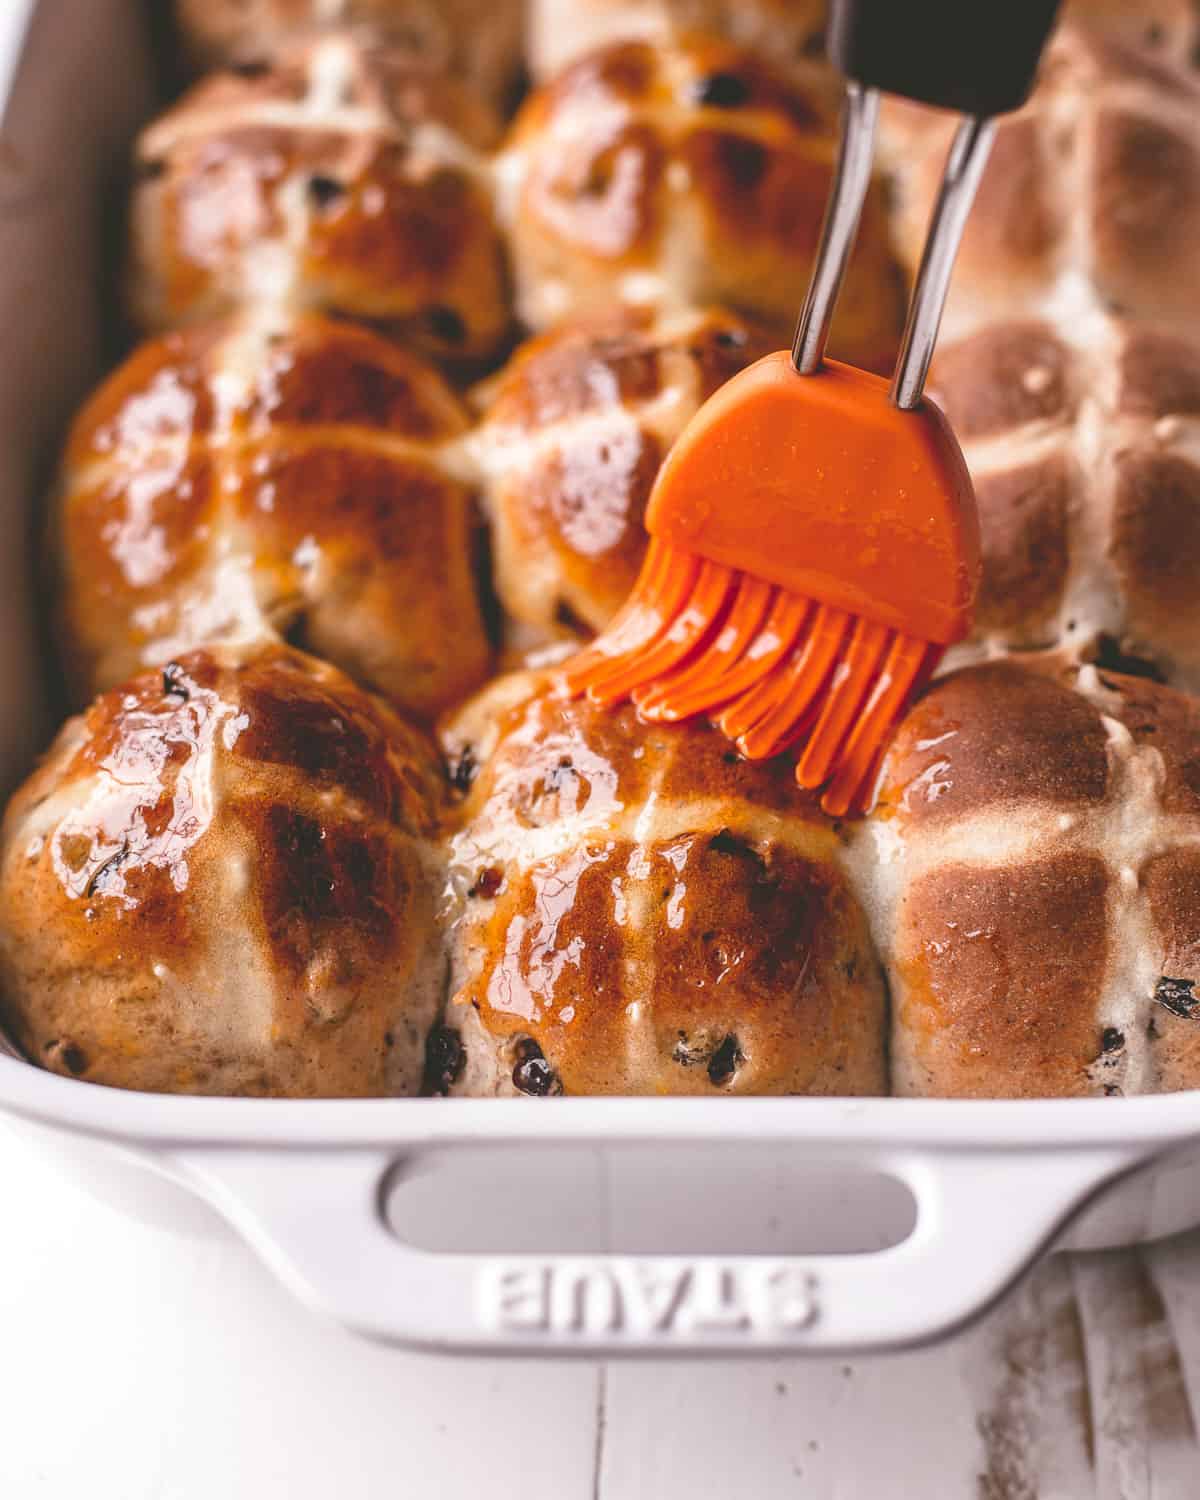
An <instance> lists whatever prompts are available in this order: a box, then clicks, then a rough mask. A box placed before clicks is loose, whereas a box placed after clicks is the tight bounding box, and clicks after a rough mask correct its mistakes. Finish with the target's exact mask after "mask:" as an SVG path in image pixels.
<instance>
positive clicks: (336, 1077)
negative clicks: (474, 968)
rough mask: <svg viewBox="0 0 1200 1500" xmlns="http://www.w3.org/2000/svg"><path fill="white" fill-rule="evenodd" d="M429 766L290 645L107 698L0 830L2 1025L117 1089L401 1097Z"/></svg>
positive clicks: (187, 662) (415, 735) (419, 958)
mask: <svg viewBox="0 0 1200 1500" xmlns="http://www.w3.org/2000/svg"><path fill="white" fill-rule="evenodd" d="M443 785H444V783H443V779H442V774H441V770H440V767H439V766H438V763H437V759H436V754H435V752H434V750H433V747H432V746H431V745H430V744H429V743H428V742H427V741H426V740H425V738H424V736H423V735H422V734H420V733H419V732H418V731H417V730H415V729H413V728H411V727H409V726H408V725H407V724H405V723H404V722H403V721H402V720H401V719H399V718H398V717H397V716H396V715H395V714H394V713H392V712H391V710H390V709H388V708H387V707H385V706H384V705H383V704H382V703H381V702H379V701H378V700H376V699H372V698H370V697H368V696H367V695H366V694H365V693H363V692H362V691H360V690H359V689H358V688H356V687H355V686H354V685H353V684H352V683H351V682H349V681H348V679H347V678H345V677H343V676H342V674H341V673H340V672H338V671H336V670H335V669H334V668H333V667H329V666H325V665H323V664H321V663H318V662H316V661H314V660H313V659H312V658H311V657H306V656H302V655H300V654H299V653H297V652H294V651H290V650H288V649H287V648H285V647H280V646H270V645H267V646H254V647H250V648H244V649H240V650H236V651H235V650H231V649H227V648H214V649H207V650H203V651H196V652H192V653H190V654H189V655H185V656H181V657H180V658H179V660H178V661H176V662H173V663H171V664H170V665H168V666H167V667H166V668H165V669H163V670H156V671H153V672H147V673H145V674H144V675H142V676H140V677H136V678H134V679H132V680H131V681H130V682H128V683H126V684H124V685H123V686H122V687H120V688H117V689H115V690H114V691H112V692H110V693H106V694H105V695H103V696H102V697H100V698H98V699H97V700H96V701H95V702H94V703H93V704H92V705H91V707H90V708H89V709H88V710H87V712H86V713H85V714H83V715H81V716H80V717H78V718H74V719H71V720H69V721H68V722H67V724H66V725H65V726H64V727H63V729H62V731H61V732H60V734H59V736H58V738H57V739H56V741H55V742H54V744H53V746H52V747H51V749H50V750H49V752H48V753H47V755H46V758H45V760H44V761H43V763H42V764H41V766H40V767H39V768H38V769H37V770H36V771H35V772H34V773H33V775H32V776H31V777H30V779H29V780H28V781H27V782H26V784H25V785H24V787H22V788H21V790H20V791H19V792H18V793H17V794H16V796H15V797H14V798H13V800H12V802H11V803H10V804H9V808H8V813H7V816H6V818H5V821H4V825H3V831H2V833H0V996H2V999H0V1012H2V1015H3V1021H4V1024H5V1026H6V1028H7V1029H8V1031H9V1033H10V1034H11V1035H12V1036H13V1037H14V1039H15V1040H16V1041H17V1042H18V1044H19V1045H20V1046H21V1047H22V1048H23V1049H24V1051H25V1052H26V1053H27V1055H28V1056H29V1057H31V1058H32V1059H34V1060H35V1061H37V1062H39V1063H41V1064H42V1065H43V1066H45V1067H48V1068H51V1069H53V1070H54V1071H55V1072H59V1073H64V1074H67V1075H68V1076H73V1077H82V1078H87V1079H90V1080H92V1081H93V1082H97V1083H107V1084H113V1085H116V1086H117V1087H120V1088H136V1089H154V1090H158V1091H162V1092H167V1093H196V1094H290V1095H296V1096H317V1095H368V1094H411V1093H415V1092H416V1090H417V1088H418V1087H419V1085H420V1081H421V1070H422V1066H423V1055H424V1041H425V1034H426V1031H427V1030H428V1027H429V1024H430V1022H431V1021H432V1020H433V1017H434V1014H435V1011H436V1008H437V1006H438V1003H439V1001H440V998H441V989H440V986H441V980H442V976H443V972H444V970H443V960H442V957H441V954H440V951H439V948H438V943H437V937H436V924H435V921H434V908H435V892H436V886H437V880H436V878H435V869H436V855H435V852H434V848H435V846H434V836H435V832H436V826H437V820H438V816H439V812H440V804H441V800H442V796H443Z"/></svg>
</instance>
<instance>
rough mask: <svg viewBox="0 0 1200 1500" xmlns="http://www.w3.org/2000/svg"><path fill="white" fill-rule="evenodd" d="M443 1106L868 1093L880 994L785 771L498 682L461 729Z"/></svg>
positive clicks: (838, 880) (875, 1074)
mask: <svg viewBox="0 0 1200 1500" xmlns="http://www.w3.org/2000/svg"><path fill="white" fill-rule="evenodd" d="M448 745H449V750H450V754H451V756H452V764H453V766H454V767H455V775H456V780H457V781H458V783H459V784H460V785H463V784H465V783H466V782H468V781H470V779H471V776H472V772H473V770H477V774H475V775H474V781H473V784H472V785H471V788H470V791H469V794H468V796H467V799H466V804H465V808H464V814H463V823H462V826H461V829H460V832H459V833H458V834H457V836H456V837H455V839H454V841H453V845H452V852H451V863H450V889H451V892H452V895H453V901H452V906H451V912H450V917H451V923H452V926H451V999H450V1002H449V1004H448V1005H447V1008H446V1016H445V1025H444V1028H443V1030H442V1032H441V1033H435V1038H434V1053H435V1069H434V1071H435V1072H436V1073H438V1074H439V1081H440V1084H441V1086H442V1087H443V1088H444V1089H448V1090H450V1091H451V1092H453V1093H456V1094H474V1095H493V1094H533V1095H545V1094H551V1093H558V1092H564V1093H567V1094H731V1093H732V1094H736V1093H741V1094H787V1093H794V1094H877V1093H882V1092H884V1091H885V1090H886V1086H887V1078H886V1063H885V1038H884V1032H885V1029H886V1018H885V997H884V990H883V983H882V980H881V977H880V973H879V968H878V964H877V962H876V959H875V956H874V951H873V949H872V947H871V943H870V939H869V937H868V934H867V928H866V922H865V919H864V917H863V913H862V910H861V909H860V907H859V905H858V903H857V902H856V900H855V899H854V897H853V895H852V894H851V892H850V889H849V887H848V885H847V882H846V880H845V878H844V877H843V875H842V874H841V873H840V871H839V869H838V865H837V858H838V851H839V846H840V839H841V836H840V834H839V831H838V829H837V828H836V827H835V826H834V825H833V824H831V823H830V822H829V820H828V819H826V818H824V817H823V816H822V814H821V813H820V811H819V809H818V808H817V806H816V803H815V802H814V801H812V800H811V799H810V798H809V797H807V796H806V795H805V794H803V793H801V792H800V791H799V790H798V789H797V787H796V784H795V781H794V779H793V775H792V767H791V763H790V761H788V760H787V759H786V758H783V759H780V760H776V761H771V762H765V763H758V764H754V765H752V764H750V763H748V762H744V761H739V760H738V758H737V756H736V755H735V754H734V753H733V752H732V751H731V750H730V747H729V745H728V743H727V742H726V741H725V740H724V739H723V738H722V737H721V736H720V735H719V734H718V733H717V732H716V731H715V730H711V729H709V728H707V726H692V727H689V728H685V729H675V730H666V731H662V730H656V729H652V728H648V727H646V726H644V725H642V724H639V723H638V721H637V719H636V717H635V715H634V714H633V712H632V711H631V710H630V709H628V708H626V709H623V710H621V711H620V712H616V713H611V712H605V711H603V710H598V709H595V708H593V707H591V706H590V705H588V704H586V703H584V704H578V703H565V702H564V701H563V700H561V699H559V698H558V697H556V696H555V695H554V693H553V692H552V691H551V690H550V688H549V685H548V683H547V682H546V680H544V679H539V678H538V677H536V676H517V677H513V678H507V679H501V680H500V681H499V682H498V683H496V684H495V685H494V686H493V687H492V688H491V689H490V690H489V691H488V692H487V693H485V694H484V695H483V696H482V697H481V698H480V699H479V700H477V701H476V702H475V703H473V704H472V705H470V706H469V707H468V708H467V709H466V710H465V711H464V712H463V714H461V715H460V716H459V718H458V719H457V720H456V721H455V723H454V724H453V725H452V726H451V727H450V730H449V734H448Z"/></svg>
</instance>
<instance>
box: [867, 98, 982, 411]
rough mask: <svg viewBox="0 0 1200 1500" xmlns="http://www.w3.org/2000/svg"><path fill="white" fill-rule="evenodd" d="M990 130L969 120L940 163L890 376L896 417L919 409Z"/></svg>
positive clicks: (973, 118)
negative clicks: (930, 214)
mask: <svg viewBox="0 0 1200 1500" xmlns="http://www.w3.org/2000/svg"><path fill="white" fill-rule="evenodd" d="M995 130H996V122H995V121H994V120H991V119H986V120H981V119H979V118H977V117H975V116H971V117H970V118H969V119H966V120H964V121H963V122H962V124H961V125H960V126H959V127H958V131H957V133H956V134H955V137H954V142H953V144H952V145H951V147H950V154H949V156H948V157H947V158H946V166H945V170H944V171H943V173H942V182H941V186H940V188H939V189H938V196H937V202H936V203H935V204H934V208H933V217H932V218H931V219H930V221H929V231H928V233H927V235H926V237H925V249H924V251H923V252H922V255H921V265H920V268H919V269H918V271H917V281H916V286H915V287H914V289H913V294H912V299H911V301H910V302H909V305H908V318H907V320H906V322H905V325H904V338H903V339H902V341H901V344H900V358H899V359H898V360H897V362H896V373H895V374H894V375H893V376H892V390H891V397H892V401H893V402H894V403H895V405H897V406H898V407H899V408H900V409H901V411H911V410H912V409H913V407H915V406H918V405H920V401H921V393H922V392H923V391H924V389H925V377H926V375H928V373H929V362H930V360H931V359H932V358H933V346H934V344H935V343H936V342H937V336H938V329H939V328H940V327H941V325H942V312H943V310H944V308H945V306H946V294H947V292H948V291H949V290H950V272H951V271H952V270H953V269H954V261H955V257H956V256H957V255H958V247H959V245H960V243H961V242H962V236H963V230H964V229H965V228H966V224H967V215H968V214H969V213H970V211H971V204H972V203H973V202H974V201H975V190H976V189H977V188H978V186H979V179H980V178H981V177H982V176H983V169H984V167H985V166H986V165H987V159H988V152H989V151H990V150H991V147H992V137H993V136H994V135H995Z"/></svg>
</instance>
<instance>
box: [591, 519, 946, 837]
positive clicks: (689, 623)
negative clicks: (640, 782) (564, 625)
mask: <svg viewBox="0 0 1200 1500" xmlns="http://www.w3.org/2000/svg"><path fill="white" fill-rule="evenodd" d="M943 649H944V648H942V647H941V646H935V645H931V644H930V643H929V642H928V641H923V640H920V639H919V638H918V637H916V636H911V635H906V634H905V633H904V632H902V631H897V630H891V629H889V628H888V627H887V626H884V625H879V624H876V623H875V622H874V621H871V620H865V619H861V618H858V617H855V616H853V615H850V614H847V613H846V612H845V611H844V610H839V609H834V608H833V607H832V606H830V605H826V604H820V603H818V602H816V601H815V600H811V599H805V598H802V597H801V596H799V595H797V594H793V593H791V592H789V591H788V590H787V589H782V588H777V587H775V586H773V585H771V584H767V583H764V582H762V580H761V579H757V578H753V577H751V576H750V575H748V574H745V573H741V572H739V571H738V570H737V569H734V568H728V567H725V566H724V565H722V564H720V563H713V562H709V561H707V560H701V559H698V558H695V557H693V556H691V555H690V554H688V553H685V552H681V551H679V550H678V549H676V548H674V547H671V546H669V545H668V544H667V543H664V542H662V541H661V540H658V539H652V541H651V544H650V550H649V551H648V552H647V555H646V561H645V563H644V564H643V567H642V571H641V574H640V575H639V578H638V581H637V584H636V585H635V587H634V590H633V593H632V594H631V595H630V597H629V599H628V601H627V602H626V604H625V606H624V608H623V609H622V610H621V612H620V614H619V615H618V616H617V617H616V618H615V619H614V620H613V622H612V624H611V625H610V626H609V627H608V629H607V630H606V631H605V632H604V634H603V635H602V636H600V637H599V638H598V639H597V640H596V641H595V642H593V644H592V645H591V646H589V647H588V648H587V649H586V650H585V651H583V652H582V653H581V654H580V655H579V656H577V657H576V658H575V659H574V660H573V661H571V662H569V663H568V664H567V666H566V667H565V669H564V672H563V679H564V685H565V688H566V691H567V692H568V693H569V694H570V695H571V696H579V695H580V694H582V693H586V694H587V695H588V697H589V698H590V699H591V700H592V701H593V702H595V703H598V704H601V705H604V706H609V705H615V704H617V703H620V702H622V701H624V700H625V699H627V698H631V699H632V700H633V702H634V703H635V704H636V705H637V708H638V711H639V713H640V714H641V715H642V717H643V718H645V719H648V720H650V721H651V722H654V723H677V722H680V721H681V720H684V719H689V718H694V717H696V716H697V715H701V714H707V715H709V716H710V717H712V718H713V719H714V721H715V723H716V724H717V725H718V726H719V727H720V729H721V730H722V731H723V733H725V734H726V735H727V736H728V737H729V739H731V740H732V741H733V742H734V743H735V744H736V746H737V748H738V751H739V753H740V754H741V755H743V756H744V757H745V758H746V759H747V760H762V759H766V758H767V757H768V756H772V755H777V754H779V753H781V752H782V751H784V750H787V749H791V750H794V751H795V752H796V755H797V762H796V780H797V781H798V782H799V784H800V785H801V786H803V787H805V788H808V789H810V790H815V789H816V788H817V787H820V786H824V787H825V791H824V793H823V795H822V798H821V805H822V806H823V807H824V809H825V811H826V812H828V813H830V814H831V815H833V816H837V817H840V816H842V815H843V814H845V813H847V812H849V811H851V810H856V809H857V810H861V809H862V807H863V804H864V802H865V800H866V799H867V798H868V797H869V796H870V793H871V790H872V787H873V785H874V781H875V776H876V773H877V770H878V766H879V762H880V759H881V757H882V754H883V751H884V749H885V747H886V741H887V737H888V733H889V731H890V730H891V728H892V726H893V724H894V723H895V722H896V720H897V719H898V718H899V716H900V714H901V713H902V711H903V709H904V707H905V705H906V704H907V702H908V701H909V699H910V698H911V697H912V696H913V695H914V694H915V693H916V692H917V691H918V690H919V688H920V687H921V686H923V684H924V683H925V682H926V681H927V680H928V678H929V677H930V676H931V675H932V673H933V670H934V668H935V667H936V665H937V663H938V661H939V660H940V658H941V655H942V651H943Z"/></svg>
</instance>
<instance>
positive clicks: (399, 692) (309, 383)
mask: <svg viewBox="0 0 1200 1500" xmlns="http://www.w3.org/2000/svg"><path fill="white" fill-rule="evenodd" d="M466 428H467V418H466V415H465V413H464V411H463V409H462V407H461V405H460V403H459V401H458V400H457V398H456V397H455V396H454V394H453V393H452V392H451V391H450V389H449V388H448V387H447V386H446V384H445V382H444V381H443V380H442V379H441V377H440V376H439V375H438V374H437V372H436V371H435V370H433V369H432V368H430V367H429V366H428V365H426V364H424V363H423V362H422V361H420V360H418V359H416V358H415V357H414V356H412V355H409V354H405V353H403V352H402V351H401V350H398V349H396V348H395V347H394V346H393V345H391V344H389V343H388V342H387V341H386V340H384V339H381V338H379V337H378V336H377V335H375V334H372V333H370V332H369V331H368V330H366V329H360V328H355V327H354V326H353V325H351V324H348V323H333V322H330V321H327V320H325V319H322V318H317V317H306V318H301V319H298V320H296V321H294V322H289V321H286V320H285V321H282V322H278V321H275V320H273V319H264V318H262V317H258V318H249V317H246V318H243V319H242V320H239V321H235V322H232V323H222V324H216V325H206V326H204V327H201V328H195V329H189V330H186V331H184V332H181V333H172V334H168V335H166V336H164V337H163V338H160V339H157V340H155V341H153V342H151V343H148V344H145V345H143V346H142V347H141V348H140V349H139V350H137V351H136V352H135V353H134V354H133V356H132V357H131V358H130V359H129V360H128V361H127V362H126V363H125V364H124V365H123V366H121V367H120V369H118V370H117V371H116V372H115V373H114V374H113V375H111V376H110V377H109V378H108V380H106V381H105V382H104V384H103V385H102V386H101V387H100V389H99V390H98V391H97V392H96V393H95V395H94V396H93V397H92V398H91V400H90V401H89V402H88V404H87V405H86V406H85V407H84V409H83V411H82V412H81V413H80V415H79V417H78V418H77V420H76V422H75V425H74V428H73V430H72V433H71V437H70V440H69V443H68V446H67V452H66V457H65V461H64V464H63V468H62V472H61V476H60V480H59V486H58V494H57V501H56V510H57V532H58V546H57V551H58V559H59V573H60V588H59V612H60V620H61V627H62V639H63V642H64V650H65V655H66V658H67V664H68V667H69V669H70V672H71V676H72V678H73V679H74V682H75V684H76V687H77V688H78V690H79V694H80V696H81V697H83V698H85V699H86V697H88V696H90V694H91V693H92V692H94V691H96V690H97V689H98V688H107V687H111V686H112V685H113V684H114V683H117V682H120V681H121V680H122V679H123V678H125V677H127V676H128V675H130V674H131V673H133V672H136V671H137V670H138V669H139V668H140V667H142V666H145V665H148V664H153V663H161V662H163V661H165V660H168V659H169V658H170V657H172V656H175V655H178V654H179V653H180V652H181V651H186V650H188V649H190V648H191V647H193V646H198V645H201V644H203V643H205V642H210V641H214V640H221V639H230V638H235V639H246V638H253V637H261V636H271V635H283V636H288V637H289V638H291V639H292V640H294V641H296V642H297V643H302V644H303V645H304V646H305V647H306V648H307V649H309V650H312V651H314V652H316V653H317V654H318V655H320V656H324V657H328V658H329V659H330V660H331V661H333V662H334V663H336V664H337V665H338V666H340V667H342V668H344V669H345V670H346V671H348V672H349V673H350V674H351V675H352V676H354V677H355V678H357V679H358V680H359V681H360V682H363V683H365V684H367V685H368V686H371V687H374V688H376V689H378V690H380V691H382V692H384V693H386V694H387V695H388V697H390V698H391V699H392V700H393V701H394V702H395V703H397V704H398V705H400V706H402V707H404V708H406V709H408V710H410V711H412V712H414V713H417V714H421V715H428V714H431V713H433V712H435V711H436V710H438V709H441V708H443V707H445V706H446V705H447V704H449V703H451V702H453V701H454V700H456V699H457V698H460V697H462V696H463V695H464V694H465V693H467V692H468V691H470V690H471V689H472V688H473V687H475V686H476V685H477V684H478V683H479V681H480V679H481V678H482V676H483V674H484V672H485V671H486V668H487V664H488V655H489V651H488V643H487V639H486V636H485V633H484V626H483V620H482V617H481V613H480V605H479V600H478V596H477V590H476V583H475V577H474V573H473V569H472V552H473V540H474V530H473V521H472V500H471V495H470V492H469V490H468V489H467V488H466V486H465V485H464V484H463V483H462V482H461V481H460V480H459V479H458V478H457V477H456V474H455V472H454V470H453V466H452V464H451V463H450V461H449V459H448V457H447V455H448V453H449V452H450V451H451V450H452V448H453V445H454V444H455V443H456V442H458V441H459V440H460V439H461V437H462V435H463V433H464V432H465V431H466Z"/></svg>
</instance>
